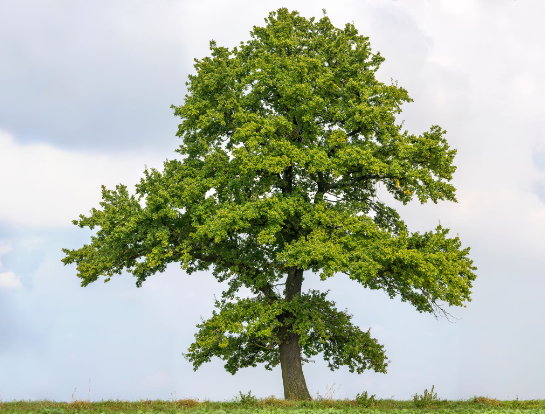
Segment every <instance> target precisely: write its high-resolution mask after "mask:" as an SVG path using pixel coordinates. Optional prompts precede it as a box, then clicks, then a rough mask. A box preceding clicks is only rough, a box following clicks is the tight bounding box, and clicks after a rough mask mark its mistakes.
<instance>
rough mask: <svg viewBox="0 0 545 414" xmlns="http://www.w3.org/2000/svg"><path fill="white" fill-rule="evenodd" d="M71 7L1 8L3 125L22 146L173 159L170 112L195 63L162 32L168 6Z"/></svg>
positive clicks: (95, 4)
mask: <svg viewBox="0 0 545 414" xmlns="http://www.w3.org/2000/svg"><path fill="white" fill-rule="evenodd" d="M77 4H79V5H80V6H77V7H76V4H75V3H69V2H39V3H36V2H27V1H20V2H11V3H4V5H3V6H2V10H1V13H0V16H2V17H0V36H1V37H2V38H3V39H5V40H3V42H2V48H1V49H0V56H1V60H2V62H3V64H2V66H1V67H0V90H2V94H1V95H0V126H1V127H2V128H4V129H6V130H7V131H9V132H10V133H12V135H13V136H14V137H16V139H17V140H20V141H22V142H36V141H39V142H48V143H50V144H53V145H56V146H59V147H63V148H68V149H77V150H84V151H88V152H110V151H111V152H121V151H125V152H126V151H127V150H136V149H139V148H142V149H147V150H149V151H161V150H163V151H165V150H169V151H172V150H173V149H175V147H176V145H178V139H177V138H176V137H175V136H174V135H175V133H176V130H177V124H178V121H177V120H176V119H175V118H174V116H173V115H172V110H171V109H170V105H172V104H179V103H181V101H182V99H183V95H184V93H185V85H184V84H185V81H186V76H185V75H184V74H185V73H187V72H188V70H189V69H190V67H191V66H190V65H191V64H192V61H191V60H189V59H182V56H183V53H182V47H181V39H180V38H179V36H176V32H175V29H176V28H175V27H173V28H172V29H173V30H174V32H173V33H172V32H170V33H169V35H168V36H167V35H165V33H164V28H162V27H161V26H162V25H168V26H172V24H171V20H172V17H171V16H170V15H169V13H168V10H167V13H165V8H168V6H169V3H166V2H162V3H161V2H154V5H157V6H158V7H155V8H151V7H145V3H143V2H122V4H121V5H120V4H119V3H116V4H115V5H114V4H113V3H110V2H92V3H77ZM171 4H172V3H171ZM120 6H121V7H120ZM174 12H176V10H174Z"/></svg>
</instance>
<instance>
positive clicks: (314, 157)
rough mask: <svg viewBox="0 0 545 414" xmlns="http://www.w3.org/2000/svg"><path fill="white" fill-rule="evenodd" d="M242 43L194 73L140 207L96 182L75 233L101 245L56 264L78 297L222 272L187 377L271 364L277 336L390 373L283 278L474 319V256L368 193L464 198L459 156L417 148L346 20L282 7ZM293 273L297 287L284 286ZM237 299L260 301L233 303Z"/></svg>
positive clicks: (368, 341) (375, 347)
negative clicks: (381, 190) (109, 287)
mask: <svg viewBox="0 0 545 414" xmlns="http://www.w3.org/2000/svg"><path fill="white" fill-rule="evenodd" d="M250 34H251V40H249V41H248V42H246V43H244V42H242V43H241V44H240V46H237V47H234V48H233V49H231V50H229V49H227V48H225V47H220V46H217V45H216V42H214V41H211V42H210V50H211V56H209V57H205V58H203V59H201V60H195V62H196V63H195V69H196V74H195V75H190V76H189V81H188V83H187V90H188V93H187V95H186V97H185V101H184V103H183V104H182V105H180V106H176V107H175V106H173V109H174V113H175V115H176V116H179V117H180V118H181V123H180V125H179V129H178V133H177V135H178V136H179V137H180V138H181V140H182V141H183V144H181V145H180V148H179V149H177V150H176V151H177V152H178V153H179V154H181V155H183V156H184V157H185V158H184V159H183V161H179V160H170V161H169V160H167V161H166V162H165V163H164V168H163V171H162V172H160V171H158V170H156V169H153V168H152V169H151V170H148V169H147V168H146V170H145V172H144V175H145V176H144V178H142V179H141V180H140V183H139V184H138V185H136V194H135V195H130V194H129V192H128V191H127V188H126V186H124V185H118V186H116V189H115V190H107V189H106V188H105V187H104V186H103V187H102V202H100V206H101V209H95V208H93V209H92V210H91V214H90V215H89V216H84V215H80V216H79V220H74V221H73V223H74V224H75V225H78V226H79V227H81V228H83V227H88V228H89V229H94V228H97V232H96V235H94V236H92V237H91V243H90V244H85V245H84V246H83V247H81V248H79V249H74V250H70V249H63V252H64V253H65V254H66V256H65V257H64V258H63V259H62V261H63V263H64V264H65V265H68V264H71V263H75V264H76V265H77V276H78V277H79V278H80V279H81V280H82V282H81V285H82V286H87V285H88V284H89V283H92V282H94V281H96V280H98V278H99V277H101V276H104V277H105V280H104V281H105V282H107V281H109V280H110V278H111V277H112V276H113V275H114V274H121V272H122V271H127V272H129V273H131V274H133V275H134V276H135V277H136V285H137V286H138V287H140V286H141V285H142V283H143V282H144V281H145V280H146V278H147V277H149V276H151V275H153V274H155V273H157V272H163V271H164V270H165V269H166V267H167V265H168V264H169V263H179V264H180V267H181V268H182V269H184V270H185V271H186V272H187V273H188V274H192V273H193V272H197V271H202V270H208V269H209V267H210V265H213V271H212V273H213V275H214V277H216V278H217V280H218V281H219V282H223V281H226V280H228V281H229V289H228V290H227V291H225V292H223V295H222V296H223V298H222V300H221V301H216V307H217V308H218V309H219V312H216V311H214V314H213V316H212V317H211V318H210V319H208V320H207V321H204V322H203V323H202V324H200V325H198V327H199V331H198V332H197V334H196V335H195V337H196V340H195V342H194V343H193V344H192V345H191V346H190V347H189V349H188V353H187V354H186V357H187V358H188V359H189V360H190V361H192V362H193V366H194V369H197V368H198V367H199V366H200V365H202V364H203V363H204V362H207V361H210V358H211V357H213V356H217V357H219V358H222V359H223V360H224V361H226V364H225V368H226V369H227V370H228V371H229V372H231V373H233V374H234V373H235V372H236V371H237V370H238V369H240V368H243V367H248V366H256V364H257V363H264V364H266V366H265V367H266V368H267V369H272V367H274V366H276V365H278V363H279V343H280V342H281V341H282V340H283V338H285V337H283V336H282V335H285V334H286V333H288V332H295V333H297V334H298V335H299V344H300V346H301V348H302V352H303V354H304V355H305V356H306V357H307V358H309V357H311V356H313V355H317V354H318V353H320V352H323V353H324V359H325V360H326V361H327V362H328V365H329V367H330V368H331V369H332V370H334V369H338V368H339V367H340V366H342V365H345V366H348V367H349V368H350V371H351V372H354V371H357V372H358V373H361V372H363V371H364V370H366V369H373V370H375V371H376V372H383V373H385V372H386V366H387V364H388V361H387V360H386V359H387V358H386V355H385V353H384V350H383V347H382V345H379V344H378V343H377V341H376V340H375V339H373V338H371V336H370V333H369V331H367V332H364V331H361V330H360V329H359V328H358V327H357V326H355V325H353V324H352V323H351V322H350V318H351V316H350V315H348V314H347V313H345V312H340V311H338V310H337V309H336V308H334V306H333V305H334V303H333V302H329V301H326V300H325V295H326V294H319V293H317V292H314V291H313V292H309V293H301V283H302V276H301V279H300V281H299V282H298V283H299V285H298V286H295V284H294V283H292V282H293V280H292V279H289V278H290V277H292V276H293V277H296V276H297V275H302V273H303V272H304V271H307V270H311V271H312V272H315V273H316V272H320V274H319V276H320V278H321V280H325V279H327V278H328V277H332V276H333V275H335V274H339V273H342V274H346V275H348V276H349V277H350V278H351V279H352V280H354V281H356V282H358V283H360V284H361V285H362V286H363V287H366V288H370V289H382V290H385V291H386V292H387V294H388V295H389V296H390V297H391V298H394V297H399V298H400V299H401V300H402V301H404V302H408V303H410V304H411V305H412V306H414V307H415V309H416V310H417V311H419V312H427V313H433V314H434V315H437V314H438V313H440V312H441V311H442V312H444V310H443V308H442V307H441V303H442V302H443V303H446V304H447V305H449V306H465V305H464V302H466V301H470V300H471V299H470V293H471V291H470V289H471V287H472V281H474V280H475V278H476V275H475V274H474V273H473V271H474V270H476V267H473V266H472V264H473V261H472V260H470V259H469V258H468V254H469V247H467V248H465V249H462V247H461V242H460V240H459V238H458V237H455V238H449V237H447V235H448V233H449V230H448V229H444V228H442V227H441V226H440V225H439V226H438V227H437V228H436V229H435V230H434V231H431V232H425V233H424V234H419V233H418V232H416V233H409V231H408V229H407V226H406V225H405V223H404V222H403V221H402V220H401V218H400V216H399V214H398V213H397V212H396V211H395V210H394V209H393V208H392V207H390V206H387V205H385V204H384V203H383V202H381V201H380V200H378V199H377V195H376V191H377V186H378V185H379V184H382V185H383V186H384V187H385V188H386V189H387V190H388V191H389V192H390V193H391V194H392V195H393V197H394V198H395V199H396V200H397V201H399V202H402V203H403V204H406V203H408V202H409V201H411V200H412V199H413V198H415V197H417V198H418V200H419V201H420V202H421V203H425V202H427V201H428V200H432V201H433V202H434V203H437V201H438V200H450V201H453V202H456V198H455V188H454V187H453V186H452V185H451V184H449V183H448V181H450V180H451V179H452V174H453V173H454V171H455V170H456V167H455V166H454V165H453V164H452V163H453V160H454V156H455V154H456V150H454V149H450V148H449V146H448V144H447V141H446V139H445V138H444V134H445V133H446V131H444V130H442V129H441V128H440V127H439V126H432V127H431V128H430V130H429V131H427V132H424V133H423V134H422V135H418V136H416V135H412V134H409V133H408V132H407V131H402V130H401V128H402V126H401V125H398V124H396V120H395V114H397V113H400V112H401V109H400V108H401V105H402V104H403V103H404V102H411V101H412V100H411V99H410V98H409V96H408V93H407V91H406V90H405V89H403V88H400V87H398V86H397V84H395V85H394V84H392V85H385V84H383V83H381V82H378V81H377V80H376V79H375V72H376V71H377V70H378V68H379V66H380V64H381V63H382V62H383V60H384V58H382V57H381V56H380V54H379V53H378V52H377V53H375V54H373V53H371V48H370V44H369V41H368V38H367V37H363V36H361V35H359V34H358V32H357V30H356V29H355V27H354V26H353V25H352V24H347V25H346V26H345V27H344V29H338V28H335V27H334V26H333V25H332V24H331V21H330V20H329V18H328V17H327V16H324V17H323V18H321V19H320V20H317V21H315V19H314V18H311V19H308V20H307V19H305V18H303V17H301V16H300V15H299V14H298V13H297V12H295V11H293V12H291V13H290V12H289V11H288V10H287V9H284V8H281V9H278V11H276V12H272V13H270V14H269V17H268V19H266V25H265V26H264V27H257V26H256V27H254V28H253V30H252V31H251V33H250ZM211 190H213V193H212V191H211ZM326 196H330V197H333V198H334V199H329V198H327V197H326ZM286 275H291V276H288V279H289V280H291V281H292V282H290V283H287V282H285V283H278V282H279V281H280V280H281V279H282V278H284V277H285V276H286ZM279 285H284V291H283V292H277V290H276V287H277V286H279ZM241 287H246V288H249V289H250V290H251V292H252V295H253V297H252V298H249V299H240V298H238V297H236V303H231V302H228V300H235V294H236V293H237V292H238V291H239V289H240V288H241ZM445 313H446V312H445ZM303 361H304V362H308V361H309V360H308V359H306V358H304V359H303Z"/></svg>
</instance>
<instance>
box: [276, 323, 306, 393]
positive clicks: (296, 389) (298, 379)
mask: <svg viewBox="0 0 545 414" xmlns="http://www.w3.org/2000/svg"><path fill="white" fill-rule="evenodd" d="M298 341H299V336H298V335H297V334H294V333H290V334H288V340H287V341H286V342H282V344H281V345H280V366H281V367H282V380H283V382H284V399H286V400H292V401H293V400H310V399H311V398H310V393H309V392H308V388H307V382H306V381H305V376H304V375H303V366H302V365H301V348H300V347H299V342H298Z"/></svg>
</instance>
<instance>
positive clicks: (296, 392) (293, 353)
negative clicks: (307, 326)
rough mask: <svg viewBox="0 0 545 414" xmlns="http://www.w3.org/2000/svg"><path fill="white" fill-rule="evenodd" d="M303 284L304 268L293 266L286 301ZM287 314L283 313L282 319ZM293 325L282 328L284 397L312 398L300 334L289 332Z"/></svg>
mask: <svg viewBox="0 0 545 414" xmlns="http://www.w3.org/2000/svg"><path fill="white" fill-rule="evenodd" d="M302 284H303V270H302V269H297V267H295V266H294V267H292V268H291V269H290V270H289V271H288V278H287V280H286V291H285V294H286V296H285V299H286V301H291V300H292V299H293V298H294V296H295V294H297V293H301V286H302ZM286 316H291V315H282V317H281V321H283V320H284V319H285V317H286ZM289 328H291V326H283V327H282V328H280V332H279V335H278V336H279V339H280V366H281V368H282V380H283V381H284V398H285V399H286V400H292V401H293V400H295V401H296V400H311V398H310V393H309V392H308V388H307V382H306V381H305V376H304V375H303V366H302V364H301V347H300V346H299V335H297V334H296V333H293V332H291V333H288V329H289Z"/></svg>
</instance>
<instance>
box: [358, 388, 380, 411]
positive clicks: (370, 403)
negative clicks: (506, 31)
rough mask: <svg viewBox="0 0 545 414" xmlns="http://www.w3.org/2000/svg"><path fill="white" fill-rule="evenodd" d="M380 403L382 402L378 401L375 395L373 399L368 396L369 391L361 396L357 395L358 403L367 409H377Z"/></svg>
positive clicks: (372, 396)
mask: <svg viewBox="0 0 545 414" xmlns="http://www.w3.org/2000/svg"><path fill="white" fill-rule="evenodd" d="M380 401H382V400H378V401H377V400H376V399H375V395H374V394H373V395H371V397H368V396H367V391H364V392H362V393H361V394H357V395H356V403H357V404H358V405H359V406H361V407H365V408H372V407H375V406H376V405H377V404H378V403H379V402H380Z"/></svg>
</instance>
